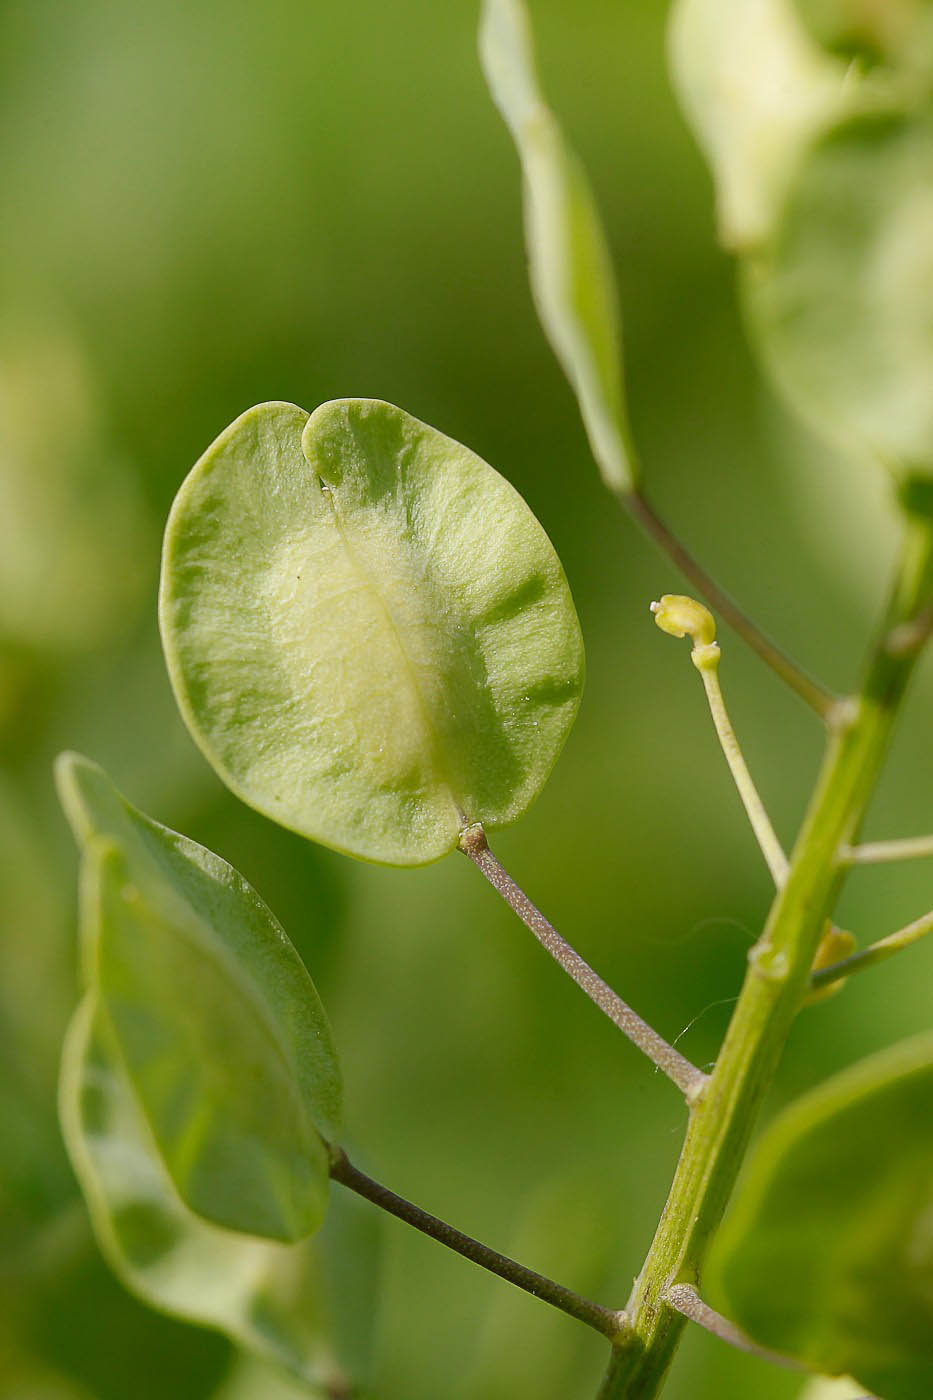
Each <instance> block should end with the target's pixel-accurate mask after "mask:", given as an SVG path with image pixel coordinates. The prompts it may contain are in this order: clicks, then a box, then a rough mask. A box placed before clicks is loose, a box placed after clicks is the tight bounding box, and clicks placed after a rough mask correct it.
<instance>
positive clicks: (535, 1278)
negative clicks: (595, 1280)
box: [330, 1147, 623, 1339]
mask: <svg viewBox="0 0 933 1400" xmlns="http://www.w3.org/2000/svg"><path fill="white" fill-rule="evenodd" d="M330 1157H331V1165H330V1175H331V1179H332V1180H333V1181H339V1182H340V1184H341V1186H346V1187H347V1188H348V1189H349V1190H350V1191H355V1192H356V1194H357V1195H358V1196H363V1197H365V1199H366V1200H367V1201H371V1202H372V1203H373V1205H376V1206H378V1207H379V1208H380V1210H384V1211H388V1213H389V1215H394V1216H395V1217H396V1218H397V1219H398V1220H404V1221H405V1223H406V1225H412V1226H414V1228H415V1229H416V1230H420V1231H421V1233H422V1234H423V1235H428V1236H430V1238H431V1239H432V1240H437V1241H438V1242H439V1243H440V1244H443V1245H446V1246H447V1248H448V1249H452V1250H454V1252H455V1253H457V1254H461V1255H462V1256H463V1258H464V1259H469V1260H471V1262H472V1263H474V1264H479V1265H480V1267H481V1268H483V1269H488V1270H489V1272H490V1273H492V1274H498V1276H499V1278H504V1279H505V1280H506V1282H507V1283H514V1285H515V1287H516V1288H523V1289H524V1290H525V1292H526V1293H531V1294H533V1295H534V1297H536V1298H541V1299H542V1300H543V1301H544V1302H545V1303H550V1305H551V1307H553V1308H559V1309H560V1311H561V1312H565V1313H567V1314H569V1316H570V1317H575V1318H576V1319H577V1321H578V1322H585V1323H586V1324H587V1326H589V1327H594V1328H595V1329H596V1331H597V1332H601V1333H602V1334H603V1336H605V1337H609V1338H610V1339H612V1338H614V1337H616V1336H617V1335H618V1333H619V1330H620V1328H621V1325H622V1322H623V1315H622V1314H621V1313H619V1312H616V1311H615V1310H614V1309H612V1308H604V1307H603V1306H602V1304H600V1303H594V1302H591V1301H590V1299H589V1298H582V1297H581V1296H580V1294H579V1293H574V1292H573V1291H572V1290H571V1289H569V1288H564V1286H563V1284H560V1283H555V1282H554V1281H553V1279H549V1278H545V1277H544V1276H543V1274H536V1273H535V1272H534V1270H533V1269H526V1268H525V1266H524V1264H518V1263H516V1261H515V1260H514V1259H509V1258H508V1257H507V1255H505V1254H499V1253H498V1252H497V1251H496V1250H494V1249H490V1248H489V1246H488V1245H485V1244H481V1243H480V1242H479V1240H474V1239H472V1238H471V1237H470V1236H469V1235H464V1234H463V1232H462V1231H460V1230H455V1229H454V1227H453V1226H452V1225H448V1224H447V1223H446V1221H444V1220H439V1219H438V1218H437V1216H436V1215H429V1214H428V1212H427V1211H426V1210H422V1209H421V1207H420V1206H416V1205H413V1204H412V1202H411V1201H406V1200H405V1199H404V1197H402V1196H397V1195H396V1194H395V1192H394V1191H390V1190H389V1188H388V1187H387V1186H382V1185H380V1183H379V1182H378V1181H373V1179H372V1177H369V1176H366V1174H365V1173H364V1172H361V1171H359V1169H358V1168H357V1167H355V1166H354V1165H353V1163H352V1162H351V1161H350V1159H349V1158H348V1157H347V1154H346V1153H345V1152H344V1151H343V1149H342V1148H339V1147H331V1149H330Z"/></svg>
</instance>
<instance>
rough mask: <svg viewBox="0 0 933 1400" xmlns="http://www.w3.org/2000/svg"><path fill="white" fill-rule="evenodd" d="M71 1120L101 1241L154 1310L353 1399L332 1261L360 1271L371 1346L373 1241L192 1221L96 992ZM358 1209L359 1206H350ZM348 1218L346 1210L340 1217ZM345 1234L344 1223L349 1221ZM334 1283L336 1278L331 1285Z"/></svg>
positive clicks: (68, 1133)
mask: <svg viewBox="0 0 933 1400" xmlns="http://www.w3.org/2000/svg"><path fill="white" fill-rule="evenodd" d="M60 1102H61V1119H62V1127H63V1131H64V1135H65V1139H66V1143H67V1146H68V1151H69V1154H70V1156H71V1159H72V1162H73V1164H74V1168H75V1171H76V1173H77V1175H78V1179H79V1181H80V1183H81V1187H82V1189H83V1191H84V1195H85V1198H86V1200H87V1203H88V1207H89V1209H90V1212H91V1219H92V1222H93V1225H94V1230H95V1234H96V1236H97V1239H98V1242H99V1244H100V1247H101V1249H102V1250H103V1252H104V1254H105V1256H106V1258H107V1260H108V1262H109V1263H110V1265H111V1267H112V1268H113V1269H114V1271H115V1272H116V1274H117V1275H118V1276H119V1277H120V1278H121V1279H122V1281H123V1282H124V1283H125V1284H126V1286H127V1287H128V1288H129V1289H130V1290H131V1291H132V1292H133V1293H135V1294H137V1295H138V1296H139V1297H140V1298H141V1299H142V1300H143V1301H144V1302H146V1303H148V1304H150V1305H151V1306H152V1307H156V1308H158V1309H160V1310H162V1311H165V1312H169V1313H172V1314H174V1315H176V1316H178V1317H180V1318H183V1319H185V1320H187V1321H190V1322H195V1323H199V1324H202V1325H204V1326H208V1327H212V1328H217V1329H218V1330H219V1331H221V1332H224V1333H226V1335H228V1336H229V1337H230V1338H232V1340H233V1341H235V1342H236V1343H237V1344H238V1345H240V1346H242V1347H244V1348H245V1349H246V1350H247V1351H249V1352H251V1353H255V1354H256V1355H257V1356H260V1357H264V1358H266V1359H267V1360H272V1361H275V1362H277V1363H278V1364H279V1365H282V1366H285V1367H287V1368H288V1369H289V1370H290V1371H291V1372H293V1373H294V1374H295V1375H296V1376H299V1377H301V1378H302V1385H301V1387H300V1393H303V1394H308V1393H309V1387H310V1393H313V1394H316V1395H317V1394H320V1395H322V1396H325V1395H328V1396H329V1395H332V1394H340V1395H347V1394H349V1382H348V1378H347V1375H346V1372H345V1370H344V1366H343V1364H342V1363H343V1358H342V1357H341V1360H340V1361H338V1359H337V1356H336V1354H335V1336H334V1319H333V1313H334V1299H333V1296H332V1294H333V1282H334V1279H333V1276H332V1275H333V1267H332V1265H333V1261H332V1259H331V1258H329V1256H332V1255H333V1254H334V1252H335V1249H336V1250H337V1251H339V1253H340V1254H341V1255H348V1256H350V1258H349V1260H347V1259H343V1258H341V1259H339V1260H338V1261H337V1263H338V1270H339V1269H346V1268H347V1267H350V1268H351V1269H353V1270H355V1271H356V1273H355V1281H357V1282H358V1283H359V1285H360V1287H359V1289H358V1291H357V1293H356V1295H355V1296H354V1298H353V1300H352V1302H353V1305H354V1307H355V1318H356V1325H357V1328H358V1330H359V1331H360V1332H361V1333H362V1334H364V1335H363V1337H362V1338H361V1350H365V1346H366V1337H365V1334H366V1330H367V1326H368V1324H369V1323H370V1321H371V1317H372V1308H371V1307H369V1306H368V1304H369V1303H370V1302H371V1293H372V1289H373V1281H374V1278H375V1273H376V1262H375V1246H376V1241H375V1237H374V1235H373V1234H372V1232H371V1231H370V1232H369V1236H368V1238H367V1237H366V1236H364V1235H363V1233H362V1232H361V1231H360V1230H359V1229H358V1228H355V1224H356V1222H355V1220H353V1219H352V1218H351V1221H350V1225H351V1228H350V1229H349V1230H348V1229H347V1228H346V1225H345V1223H344V1228H343V1229H342V1230H338V1232H337V1233H335V1232H334V1229H333V1225H332V1223H331V1221H330V1220H329V1221H328V1230H329V1235H328V1238H327V1239H326V1240H325V1238H324V1232H322V1233H321V1234H320V1235H318V1236H317V1237H316V1238H315V1240H314V1241H313V1242H309V1241H304V1242H302V1243H300V1244H296V1245H285V1244H276V1243H271V1242H270V1241H268V1240H260V1239H255V1238H251V1237H249V1236H244V1235H242V1234H238V1233H235V1232H233V1231H228V1230H223V1229H218V1228H217V1227H216V1226H215V1225H211V1224H209V1223H207V1221H205V1220H202V1219H201V1218H200V1217H199V1216H197V1215H195V1214H193V1213H192V1212H191V1211H189V1210H188V1209H187V1208H186V1207H185V1206H184V1204H183V1203H182V1201H181V1200H180V1199H179V1197H178V1195H177V1194H176V1192H175V1189H174V1187H173V1186H172V1183H171V1180H170V1179H169V1177H168V1175H167V1173H166V1171H165V1168H164V1166H163V1165H162V1162H161V1161H160V1159H159V1155H158V1152H157V1150H156V1145H155V1142H154V1140H153V1138H152V1135H151V1132H150V1130H149V1127H148V1125H147V1123H146V1119H145V1116H144V1115H143V1113H142V1111H141V1109H140V1106H139V1104H138V1103H137V1102H136V1099H135V1097H134V1093H133V1089H132V1085H131V1082H130V1080H129V1078H128V1076H127V1075H126V1073H125V1071H124V1070H123V1069H122V1068H121V1066H120V1061H119V1058H118V1056H117V1054H116V1053H115V1049H114V1047H113V1046H112V1045H111V1044H110V1043H109V1040H108V1032H107V1027H106V1024H105V1022H104V1020H103V1018H102V1017H101V1015H100V1013H99V1011H98V1010H97V1008H96V1004H95V995H94V994H93V993H91V994H89V995H88V997H87V998H86V999H85V1001H84V1002H83V1003H82V1005H81V1006H80V1007H79V1009H78V1011H77V1013H76V1014H75V1017H74V1020H73V1022H72V1026H71V1028H70V1030H69V1033H68V1037H67V1041H66V1046H65V1053H64V1060H63V1066H62V1081H61V1099H60ZM351 1204H353V1203H351ZM338 1215H339V1211H338ZM338 1224H339V1222H338ZM329 1275H330V1276H329Z"/></svg>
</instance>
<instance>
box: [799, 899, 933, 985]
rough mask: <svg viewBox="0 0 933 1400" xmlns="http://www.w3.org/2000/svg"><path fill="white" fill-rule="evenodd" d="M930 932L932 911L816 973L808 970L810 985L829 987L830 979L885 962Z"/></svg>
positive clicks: (836, 978)
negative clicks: (809, 972)
mask: <svg viewBox="0 0 933 1400" xmlns="http://www.w3.org/2000/svg"><path fill="white" fill-rule="evenodd" d="M931 932H933V912H931V913H929V914H923V915H922V916H921V917H920V918H919V919H914V921H913V923H912V924H906V925H905V926H904V927H903V928H899V929H898V930H897V931H896V932H895V933H889V934H888V935H887V937H886V938H879V939H878V941H877V943H872V944H870V945H869V946H868V947H867V948H863V949H862V950H861V952H859V953H853V954H852V956H851V957H849V958H841V959H840V961H839V962H836V963H830V965H829V966H828V967H821V968H820V969H819V970H818V971H817V972H813V973H811V974H810V986H811V987H812V988H813V989H814V991H817V990H818V989H819V988H820V987H829V986H831V985H832V983H833V982H838V981H839V980H840V979H841V978H843V977H848V976H850V974H851V973H853V972H861V971H862V969H863V968H866V967H874V965H875V963H880V962H884V960H885V958H890V957H893V955H894V954H895V953H899V952H900V951H901V949H902V948H909V947H910V945H911V943H918V942H919V941H920V939H921V938H925V937H926V935H927V934H928V933H931Z"/></svg>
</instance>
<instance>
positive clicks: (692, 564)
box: [619, 491, 837, 721]
mask: <svg viewBox="0 0 933 1400" xmlns="http://www.w3.org/2000/svg"><path fill="white" fill-rule="evenodd" d="M619 499H620V501H621V502H622V504H623V505H624V506H625V508H626V510H627V511H628V512H629V514H630V515H631V516H632V518H633V519H634V520H635V521H637V523H638V524H639V525H640V526H641V528H642V529H643V530H644V532H645V534H646V535H648V537H649V538H650V539H652V540H653V541H654V543H655V544H656V545H657V546H658V548H659V549H661V550H662V551H663V552H664V553H665V554H666V555H667V557H668V559H670V560H671V561H672V563H674V564H676V566H677V568H678V569H679V570H680V572H681V573H682V574H683V575H684V577H685V578H687V579H689V580H690V582H691V583H692V584H693V586H694V588H695V589H696V590H697V592H698V593H701V594H702V595H703V597H704V598H705V599H706V601H707V603H709V605H710V606H711V607H712V609H713V610H714V612H718V613H719V614H720V616H722V617H724V618H725V620H726V622H728V624H729V626H730V627H731V628H732V629H733V631H735V632H737V633H738V635H739V636H740V637H741V638H742V640H743V642H745V643H746V645H748V646H750V647H751V649H752V651H754V652H756V653H757V655H758V656H760V657H761V659H762V661H764V663H765V665H767V666H770V667H771V670H772V671H773V672H774V673H775V675H777V676H780V678H781V680H782V681H784V683H785V684H786V685H789V686H790V688H791V690H794V691H796V693H797V694H798V695H799V696H800V698H801V700H803V701H805V702H806V704H808V705H809V706H810V708H811V709H813V710H815V711H816V713H817V714H818V715H819V716H820V718H821V719H824V720H827V721H828V720H829V719H831V717H832V714H833V711H834V709H835V706H836V703H837V702H836V697H835V696H834V695H833V694H832V692H831V691H829V690H827V689H826V687H825V686H823V685H821V684H820V682H819V681H816V680H814V679H813V677H812V676H810V675H808V674H807V672H806V671H804V670H803V668H802V667H800V666H798V665H797V663H796V662H795V661H792V660H791V658H790V657H789V656H787V655H786V654H785V652H783V651H782V650H781V648H780V647H779V646H778V645H777V644H776V643H775V642H773V641H771V639H770V637H768V636H766V635H765V633H764V632H762V631H761V629H760V628H759V627H757V626H756V625H755V623H754V622H752V620H751V618H750V617H748V616H747V615H746V614H745V613H744V612H743V611H742V609H741V608H740V607H739V606H738V604H737V603H735V602H733V600H732V599H731V598H730V597H729V595H728V593H724V592H723V590H722V589H721V588H720V587H719V585H718V583H716V581H715V579H713V578H712V577H711V576H710V575H709V574H708V573H707V572H706V570H705V569H704V568H703V567H702V566H701V565H700V564H699V563H697V561H696V559H694V557H693V555H692V554H690V553H689V551H688V550H687V549H686V548H685V547H684V546H683V545H682V544H681V543H680V541H679V540H678V539H677V538H676V536H675V535H673V534H672V533H671V531H670V530H669V529H668V527H667V526H666V525H665V524H664V521H663V520H662V519H661V518H660V516H659V515H658V514H657V513H656V511H655V510H654V509H653V507H652V506H650V505H649V504H648V502H647V501H646V500H645V498H644V496H643V495H642V494H641V492H640V491H630V492H628V493H627V494H625V495H621V494H620V495H619Z"/></svg>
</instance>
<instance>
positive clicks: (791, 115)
mask: <svg viewBox="0 0 933 1400" xmlns="http://www.w3.org/2000/svg"><path fill="white" fill-rule="evenodd" d="M670 57H671V68H672V75H673V78H674V84H675V87H676V89H677V92H678V95H679V97H680V101H681V103H682V105H683V108H684V112H685V114H686V116H687V119H688V121H689V122H690V125H691V126H692V127H693V130H694V133H695V134H696V138H697V140H698V142H699V144H700V146H701V147H702V149H703V151H704V152H705V154H706V156H707V158H708V160H709V162H710V165H711V166H712V169H713V175H714V179H715V184H716V203H717V211H718V222H719V236H720V239H721V241H722V242H723V243H724V244H725V245H726V247H728V248H732V249H734V250H736V251H739V252H745V251H747V250H748V249H750V248H754V247H756V246H757V245H758V244H760V243H761V242H762V241H763V240H764V239H766V238H767V237H768V235H769V234H770V232H771V230H772V228H773V226H774V223H775V220H776V217H777V214H778V210H779V208H780V203H781V198H782V196H783V193H784V190H785V188H786V185H787V183H788V180H789V179H790V177H791V175H792V174H793V171H794V168H795V166H796V164H797V161H798V160H799V159H800V156H801V154H802V151H803V149H804V148H805V146H806V143H807V142H808V141H809V139H810V138H811V136H812V135H813V133H814V131H815V130H816V129H817V128H818V127H819V126H820V125H821V124H822V123H823V122H825V121H826V120H827V119H828V118H829V117H830V116H831V115H832V114H833V113H835V112H836V111H838V110H839V109H840V107H841V105H842V103H843V102H844V101H845V100H846V94H845V90H844V88H843V79H844V77H845V71H846V70H845V65H844V64H841V63H838V62H836V61H835V60H833V59H831V58H829V57H828V56H827V55H826V54H824V53H823V52H822V51H821V50H820V49H819V48H818V47H817V46H816V45H815V44H813V43H812V42H811V40H810V38H809V36H808V34H807V33H806V32H805V30H804V29H803V28H802V26H801V24H800V22H799V19H798V17H797V14H796V12H795V10H794V7H793V0H679V3H678V4H676V5H675V7H674V9H673V11H672V16H671V29H670Z"/></svg>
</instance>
